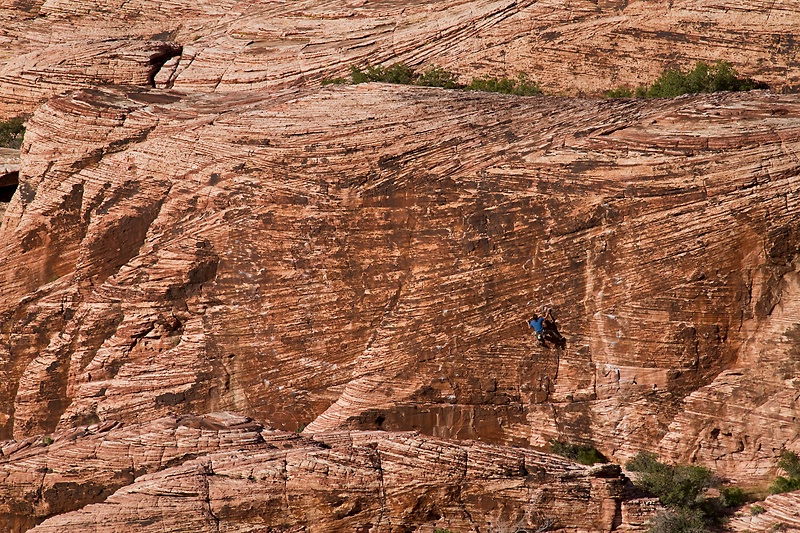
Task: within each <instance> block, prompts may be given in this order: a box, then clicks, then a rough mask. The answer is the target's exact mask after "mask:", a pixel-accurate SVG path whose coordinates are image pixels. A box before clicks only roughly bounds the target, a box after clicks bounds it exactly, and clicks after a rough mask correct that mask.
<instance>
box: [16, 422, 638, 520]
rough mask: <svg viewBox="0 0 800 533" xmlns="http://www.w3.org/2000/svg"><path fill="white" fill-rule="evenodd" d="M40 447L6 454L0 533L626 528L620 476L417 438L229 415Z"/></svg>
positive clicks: (35, 442) (65, 438) (39, 443)
mask: <svg viewBox="0 0 800 533" xmlns="http://www.w3.org/2000/svg"><path fill="white" fill-rule="evenodd" d="M48 439H49V440H41V437H37V438H36V439H28V440H25V441H21V442H17V443H14V444H12V445H7V446H5V447H4V448H3V455H2V456H0V480H2V484H0V487H2V488H0V490H2V492H3V498H2V500H0V501H2V502H3V503H2V504H0V505H2V507H0V524H2V525H3V530H4V531H12V532H16V531H25V530H30V531H35V532H44V531H53V532H56V531H57V532H59V533H66V532H71V531H74V532H85V531H96V532H104V531H109V532H110V531H129V530H132V529H135V530H137V531H158V532H161V531H196V532H202V531H209V532H211V531H213V532H217V531H266V530H273V529H271V528H277V529H282V530H287V529H288V530H292V531H297V530H306V529H307V528H310V529H311V530H313V531H344V530H354V529H355V530H358V531H370V530H371V531H395V530H397V529H398V528H400V529H402V528H408V527H419V526H422V529H421V530H422V531H433V529H434V528H437V527H439V528H452V529H455V530H461V531H466V530H474V529H476V528H477V529H479V530H499V529H501V528H549V529H559V528H562V527H564V526H565V525H568V526H570V527H571V528H578V529H580V530H584V531H587V530H588V531H609V530H610V529H611V528H613V527H615V526H616V525H620V524H621V522H620V519H621V512H620V508H621V500H622V496H623V488H624V485H625V479H624V477H622V476H621V475H620V471H619V467H617V466H614V465H603V466H599V467H586V466H581V465H576V464H574V463H570V462H569V461H566V460H564V459H559V458H556V457H553V456H550V455H547V454H543V453H539V452H535V451H532V450H524V449H522V448H504V447H500V446H493V445H487V444H480V443H474V442H463V443H456V442H452V441H443V440H440V439H434V438H429V437H423V436H420V435H419V434H415V433H386V432H343V433H327V434H320V435H315V436H313V438H307V437H302V436H300V435H297V434H296V433H285V432H280V431H275V430H271V429H268V428H264V427H263V426H260V425H259V424H256V423H254V422H253V421H252V420H250V419H247V418H243V417H237V416H234V415H230V414H227V413H215V414H211V415H203V416H181V417H167V418H163V419H159V420H155V421H153V422H149V423H146V424H143V425H133V426H128V427H124V426H123V427H117V426H116V423H112V424H104V425H99V426H98V425H94V426H89V427H80V428H77V429H75V430H70V431H66V432H59V433H56V434H54V435H53V436H52V437H48ZM117 489H119V490H117ZM111 493H113V494H111ZM109 494H111V495H109ZM106 496H107V498H106ZM93 502H96V503H93ZM576 508H580V509H581V510H582V512H581V514H580V515H576V514H575V509H576ZM52 515H56V516H52ZM48 516H51V517H50V518H47V517H48ZM37 524H38V525H37ZM34 526H35V527H34ZM30 527H32V529H28V528H30ZM514 530H516V529H514Z"/></svg>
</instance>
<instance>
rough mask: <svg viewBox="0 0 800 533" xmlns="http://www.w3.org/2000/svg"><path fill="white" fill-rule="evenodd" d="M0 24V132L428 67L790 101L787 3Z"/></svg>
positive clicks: (135, 13) (569, 86)
mask: <svg viewBox="0 0 800 533" xmlns="http://www.w3.org/2000/svg"><path fill="white" fill-rule="evenodd" d="M0 21H2V23H3V25H4V28H5V32H4V33H3V34H2V35H0V59H4V60H5V65H4V66H3V67H2V68H0V116H7V115H12V114H18V113H20V112H21V111H32V110H33V109H34V108H35V106H36V105H37V104H39V103H41V102H42V101H43V100H44V99H46V98H47V97H49V96H51V95H53V94H58V93H61V92H64V91H66V90H70V89H74V88H77V87H87V86H94V85H98V84H108V83H118V84H138V85H158V86H160V87H172V86H174V87H176V88H182V89H185V90H191V91H201V92H225V91H260V90H263V89H264V88H266V87H287V86H301V85H308V84H309V83H314V84H316V83H317V82H318V81H319V80H321V79H322V78H324V77H333V76H338V75H343V74H346V73H347V71H348V68H349V66H350V65H351V64H354V63H362V62H365V61H370V62H372V63H381V62H395V61H404V62H407V63H409V64H412V65H421V64H427V65H430V64H434V63H438V64H440V65H443V66H445V67H447V68H449V69H451V70H455V71H456V72H458V73H459V74H461V75H462V77H463V78H464V79H465V81H468V80H469V79H470V77H471V76H475V75H484V74H485V75H510V76H515V75H516V73H517V72H518V71H523V70H524V71H527V72H529V73H530V74H531V75H532V76H533V77H534V78H535V79H537V80H538V81H540V82H541V84H542V86H543V87H544V88H545V90H547V91H549V92H555V93H560V94H575V93H576V92H588V93H600V92H603V91H606V90H608V89H611V88H614V87H616V86H619V85H628V86H635V85H638V84H642V83H650V82H652V81H653V80H654V79H655V78H656V77H657V76H658V75H659V74H660V73H661V72H662V70H663V69H664V68H666V67H672V68H674V67H690V66H692V65H693V63H694V62H695V61H697V60H705V61H715V60H719V59H721V60H727V61H731V62H732V63H733V64H734V65H735V66H736V67H737V68H738V69H739V70H740V71H741V72H742V73H743V74H744V75H747V76H756V77H757V78H758V79H759V80H760V81H763V82H766V83H768V84H769V85H771V86H772V87H773V88H774V89H776V90H788V89H792V88H796V87H798V86H800V69H799V68H798V50H797V45H796V43H795V40H794V38H793V34H794V32H795V30H796V28H797V25H798V22H800V3H798V2H797V1H796V0H792V1H784V2H773V1H765V0H748V1H739V0H726V1H724V2H716V3H714V4H709V3H708V2H699V1H696V0H695V1H682V2H666V1H663V2H662V1H657V2H653V1H650V0H647V1H627V0H601V1H597V0H576V1H570V2H563V1H560V0H539V1H536V0H523V1H516V0H479V1H466V0H447V1H445V2H442V1H437V2H408V1H402V0H380V1H365V0H326V1H322V2H321V1H319V0H313V1H312V0H305V1H299V2H298V1H280V2H256V3H252V2H245V3H236V2H230V1H226V2H209V1H207V0H200V1H192V2H185V1H175V2H162V1H158V2H155V1H152V0H131V1H122V0H114V1H102V2H99V1H97V2H80V1H76V0H54V1H48V2H42V1H40V0H38V1H36V0H34V1H26V2H16V3H15V4H13V6H11V7H5V8H0Z"/></svg>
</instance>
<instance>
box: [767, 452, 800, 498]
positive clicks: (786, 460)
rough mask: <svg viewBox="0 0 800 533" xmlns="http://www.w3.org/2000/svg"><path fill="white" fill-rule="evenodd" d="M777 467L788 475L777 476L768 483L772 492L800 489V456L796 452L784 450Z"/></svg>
mask: <svg viewBox="0 0 800 533" xmlns="http://www.w3.org/2000/svg"><path fill="white" fill-rule="evenodd" d="M778 468H780V469H781V470H783V471H784V472H786V473H787V474H788V476H789V477H784V476H778V477H777V479H775V481H773V482H772V485H770V487H769V491H770V492H771V493H772V494H779V493H781V492H791V491H793V490H800V457H798V456H797V454H796V453H794V452H791V451H788V450H786V451H784V452H783V453H782V454H781V459H780V461H778Z"/></svg>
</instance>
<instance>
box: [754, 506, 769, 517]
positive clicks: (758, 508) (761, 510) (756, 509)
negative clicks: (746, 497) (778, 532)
mask: <svg viewBox="0 0 800 533" xmlns="http://www.w3.org/2000/svg"><path fill="white" fill-rule="evenodd" d="M766 512H767V510H766V509H764V508H763V507H761V506H760V505H751V506H750V514H751V515H753V516H756V515H760V514H762V513H766Z"/></svg>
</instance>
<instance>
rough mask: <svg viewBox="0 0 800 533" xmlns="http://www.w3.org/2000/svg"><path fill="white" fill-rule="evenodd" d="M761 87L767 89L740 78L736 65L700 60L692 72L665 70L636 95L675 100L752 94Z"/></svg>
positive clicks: (750, 80) (762, 85)
mask: <svg viewBox="0 0 800 533" xmlns="http://www.w3.org/2000/svg"><path fill="white" fill-rule="evenodd" d="M759 88H766V86H765V85H764V84H759V83H758V82H756V81H754V80H752V79H750V78H739V77H738V75H737V73H736V70H735V69H734V68H733V66H732V65H731V64H730V63H728V62H726V61H717V62H716V63H714V64H713V65H709V64H708V63H705V62H703V61H698V62H697V63H696V64H695V66H694V69H692V70H691V71H689V72H683V71H680V70H674V69H669V70H666V71H664V72H663V73H662V74H661V76H659V77H658V79H656V81H655V82H653V84H652V85H651V86H650V87H638V88H637V89H636V96H641V97H646V98H673V97H675V96H680V95H682V94H694V93H714V92H719V91H751V90H753V89H759Z"/></svg>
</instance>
